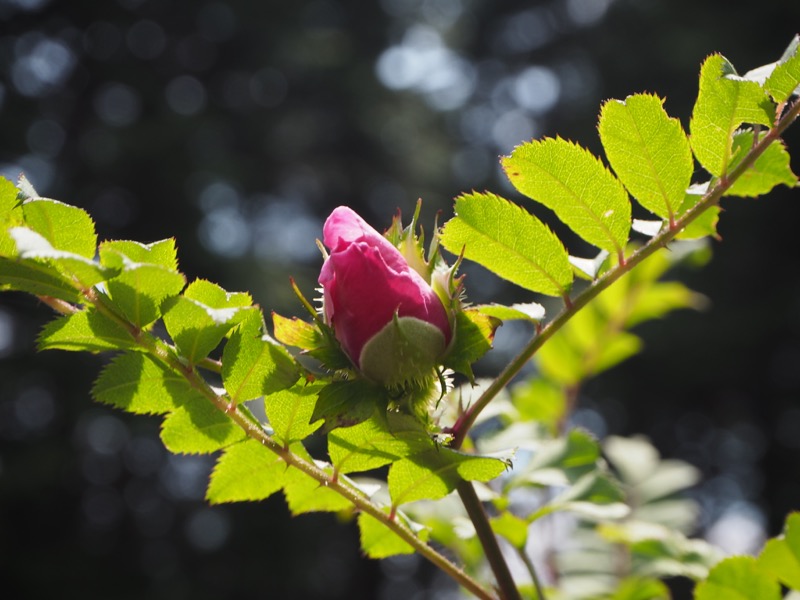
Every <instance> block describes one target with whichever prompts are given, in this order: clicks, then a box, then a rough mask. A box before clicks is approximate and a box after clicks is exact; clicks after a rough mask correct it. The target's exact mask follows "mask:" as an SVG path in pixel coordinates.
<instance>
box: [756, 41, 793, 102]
mask: <svg viewBox="0 0 800 600" xmlns="http://www.w3.org/2000/svg"><path fill="white" fill-rule="evenodd" d="M799 86H800V36H798V35H796V36H794V39H793V40H792V43H791V44H789V47H788V48H787V49H786V52H784V54H783V57H781V60H779V61H778V64H777V65H775V69H774V70H773V71H772V74H771V75H770V76H769V78H768V79H767V81H766V83H765V84H764V87H765V88H766V90H767V91H768V92H769V93H770V95H771V96H772V97H773V98H774V100H775V102H785V101H786V100H788V99H789V96H791V95H792V94H793V93H795V94H796V93H798V87H799Z"/></svg>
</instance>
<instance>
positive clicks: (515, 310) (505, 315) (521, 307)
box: [472, 302, 544, 323]
mask: <svg viewBox="0 0 800 600" xmlns="http://www.w3.org/2000/svg"><path fill="white" fill-rule="evenodd" d="M472 308H473V309H474V310H477V311H478V312H479V313H481V314H484V315H489V316H490V317H495V318H496V319H500V320H501V321H533V322H534V323H538V322H539V321H541V320H542V319H544V306H542V305H541V304H537V303H536V302H529V303H527V304H512V305H511V306H504V305H502V304H481V305H479V306H474V307H472Z"/></svg>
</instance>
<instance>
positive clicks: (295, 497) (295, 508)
mask: <svg viewBox="0 0 800 600" xmlns="http://www.w3.org/2000/svg"><path fill="white" fill-rule="evenodd" d="M283 494H284V496H285V497H286V504H287V505H288V506H289V512H291V513H292V514H293V515H300V514H303V513H309V512H339V511H342V510H347V509H352V508H353V505H352V504H351V503H350V501H349V500H348V499H347V498H345V497H344V496H342V495H341V494H337V493H336V492H334V491H333V490H332V489H330V488H327V487H325V486H323V485H322V484H321V483H320V482H319V481H317V480H316V479H313V478H311V477H309V476H308V475H306V474H305V473H303V472H302V471H299V470H297V469H295V468H292V467H290V468H289V470H288V472H287V473H286V484H285V486H284V489H283Z"/></svg>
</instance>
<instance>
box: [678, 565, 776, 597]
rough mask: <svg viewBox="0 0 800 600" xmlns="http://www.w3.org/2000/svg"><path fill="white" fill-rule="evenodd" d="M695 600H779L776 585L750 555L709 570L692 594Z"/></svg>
mask: <svg viewBox="0 0 800 600" xmlns="http://www.w3.org/2000/svg"><path fill="white" fill-rule="evenodd" d="M694 597H695V600H753V599H754V598H758V600H779V599H780V598H781V593H780V586H779V585H778V582H777V581H775V580H774V579H772V578H771V577H770V576H769V575H767V574H766V573H764V572H763V571H761V570H760V569H759V568H758V564H757V563H756V559H755V558H753V557H751V556H732V557H730V558H726V559H725V560H723V561H722V562H720V563H719V564H718V565H717V566H715V567H714V568H713V569H711V572H709V574H708V579H706V580H705V581H701V582H700V583H699V584H698V585H697V587H696V588H695V591H694Z"/></svg>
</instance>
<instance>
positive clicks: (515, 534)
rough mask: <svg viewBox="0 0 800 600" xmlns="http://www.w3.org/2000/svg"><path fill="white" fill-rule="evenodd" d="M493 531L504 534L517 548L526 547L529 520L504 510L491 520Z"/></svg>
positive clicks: (500, 534)
mask: <svg viewBox="0 0 800 600" xmlns="http://www.w3.org/2000/svg"><path fill="white" fill-rule="evenodd" d="M491 525H492V531H494V532H495V533H496V534H497V535H499V536H502V537H503V538H505V540H506V541H507V542H508V543H509V544H511V545H512V546H514V548H516V549H517V550H522V549H524V548H525V543H526V542H527V541H528V522H527V521H526V520H525V519H521V518H520V517H518V516H516V515H514V514H512V513H510V512H508V511H504V512H502V513H501V514H500V515H499V516H497V517H494V518H493V519H492V520H491Z"/></svg>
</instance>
